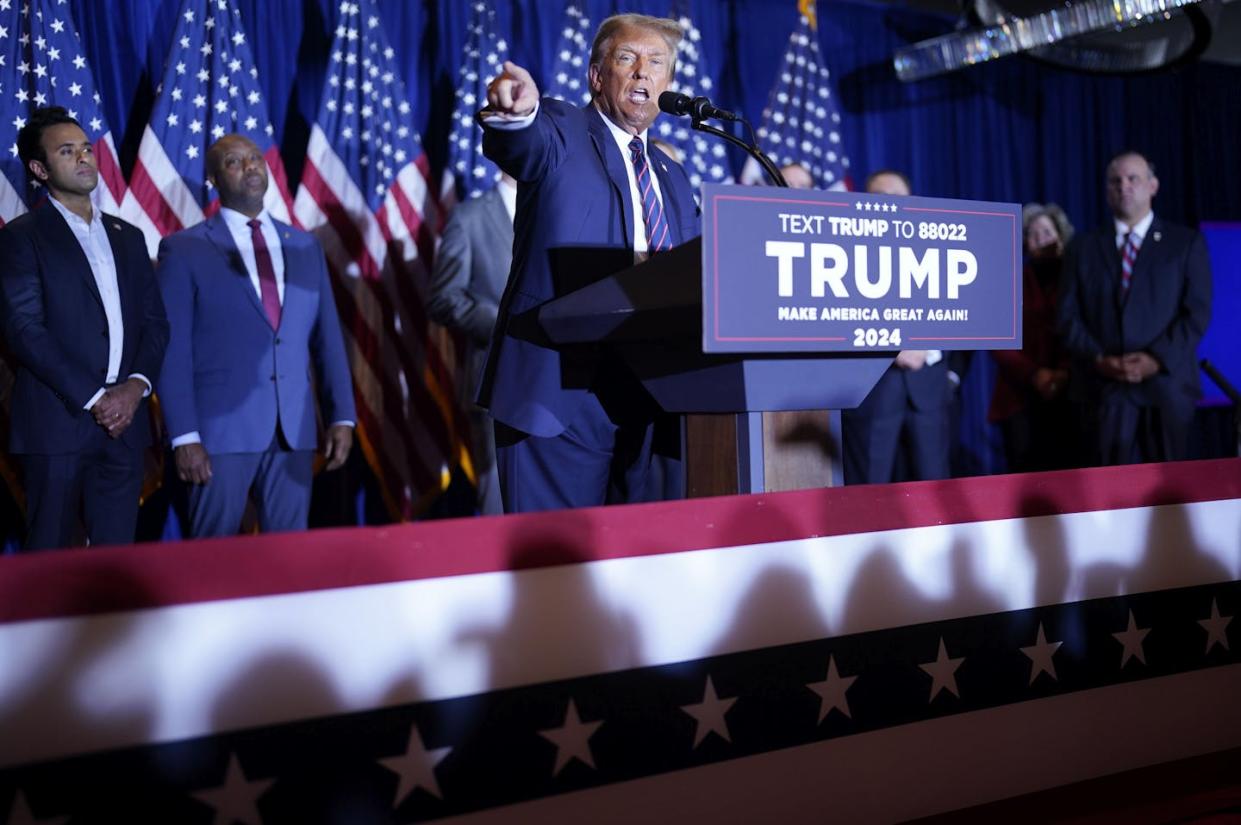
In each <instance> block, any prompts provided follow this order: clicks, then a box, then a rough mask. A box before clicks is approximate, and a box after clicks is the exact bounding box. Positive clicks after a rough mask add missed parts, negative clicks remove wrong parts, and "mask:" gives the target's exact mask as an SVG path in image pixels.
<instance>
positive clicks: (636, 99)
mask: <svg viewBox="0 0 1241 825" xmlns="http://www.w3.org/2000/svg"><path fill="white" fill-rule="evenodd" d="M650 100H651V93H650V92H649V91H648V90H647V89H646V87H644V86H639V87H637V88H636V89H633V90H632V91H630V92H629V102H630V103H633V104H634V105H637V106H643V105H645V104H647V103H649V102H650Z"/></svg>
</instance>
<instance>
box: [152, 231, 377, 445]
mask: <svg viewBox="0 0 1241 825" xmlns="http://www.w3.org/2000/svg"><path fill="white" fill-rule="evenodd" d="M276 228H277V230H278V231H279V233H280V250H278V251H279V252H282V253H283V254H284V304H283V306H282V308H281V314H280V328H279V329H277V330H273V329H272V328H271V325H270V324H269V323H268V321H267V315H266V313H265V312H264V311H263V305H262V303H261V302H260V301H259V297H258V295H257V294H256V293H255V291H254V286H253V284H252V283H251V281H250V276H249V275H248V274H247V272H246V267H245V263H244V262H243V261H242V258H241V252H240V251H239V250H238V249H237V245H236V244H235V243H234V242H233V236H232V234H231V233H230V232H229V230H228V226H227V225H226V224H225V222H224V218H223V217H221V216H220V215H218V214H217V215H215V216H213V217H211V218H208V219H207V220H205V221H203V222H202V223H199V224H196V225H195V226H192V227H190V228H189V229H185V230H182V231H181V232H178V233H176V234H175V235H171V236H169V237H167V238H164V240H163V241H162V242H161V243H160V245H159V286H160V290H161V292H162V293H163V296H164V304H165V305H166V306H167V308H168V317H169V320H170V322H171V324H172V336H171V339H170V340H169V342H168V355H167V357H166V358H165V359H164V368H163V371H162V372H161V373H160V377H159V384H158V389H159V394H160V403H161V405H162V406H163V411H164V420H165V422H166V424H167V427H168V433H169V435H170V436H172V437H174V438H175V437H177V436H180V435H184V434H185V433H188V432H193V431H195V430H197V431H198V433H199V435H200V436H201V437H202V442H203V445H204V446H205V447H206V449H207V451H208V452H209V453H256V452H263V451H264V450H266V449H267V448H268V447H269V446H270V445H271V440H272V435H273V434H274V433H275V431H276V429H275V428H276V424H277V422H278V423H279V425H280V428H281V431H282V432H283V433H284V436H285V438H286V439H287V440H288V442H289V444H290V446H292V447H293V448H294V449H297V450H313V449H315V447H316V446H317V441H318V428H317V425H316V420H315V405H314V394H313V392H312V386H314V383H313V382H315V381H317V382H318V391H319V399H320V402H321V403H322V405H323V408H322V412H323V419H324V422H325V423H328V424H330V423H331V422H333V421H342V420H349V421H353V420H356V413H355V411H354V403H353V385H352V381H351V380H350V376H349V361H348V357H347V356H346V354H345V345H344V340H343V338H342V336H341V329H340V319H339V318H338V317H337V314H336V302H335V301H334V300H333V298H332V288H331V283H330V282H329V280H328V273H327V264H326V262H325V260H324V257H323V250H322V249H321V248H320V246H319V242H318V241H317V240H315V238H314V237H313V236H312V235H309V234H307V233H305V232H302V231H301V230H299V229H294V228H293V227H291V226H287V225H285V224H282V223H279V222H276Z"/></svg>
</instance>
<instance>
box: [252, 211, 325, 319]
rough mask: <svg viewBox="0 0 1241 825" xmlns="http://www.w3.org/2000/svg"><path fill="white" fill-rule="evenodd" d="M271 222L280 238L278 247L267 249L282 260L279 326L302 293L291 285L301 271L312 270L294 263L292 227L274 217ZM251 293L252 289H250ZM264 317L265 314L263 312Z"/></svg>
mask: <svg viewBox="0 0 1241 825" xmlns="http://www.w3.org/2000/svg"><path fill="white" fill-rule="evenodd" d="M271 222H272V224H273V225H274V226H275V227H276V237H278V238H279V239H280V248H279V249H272V250H268V251H269V252H271V254H272V255H273V256H275V255H279V256H280V260H281V261H283V262H284V300H283V301H281V302H280V326H284V319H285V318H286V317H287V316H288V314H289V313H290V312H291V311H294V310H295V307H294V303H295V302H296V301H297V296H298V295H300V294H302V290H300V289H292V288H291V287H292V286H293V284H294V283H295V282H296V281H297V279H298V277H299V276H300V275H301V273H302V272H312V271H313V270H312V269H311V268H310V267H299V266H295V265H294V264H295V263H297V261H296V253H297V251H298V250H297V248H296V247H294V245H293V227H291V226H289V225H288V224H284V223H281V222H280V221H278V220H276V219H275V218H272V219H271ZM250 292H251V294H253V293H254V290H253V289H251V290H250ZM263 317H264V318H266V317H267V314H266V313H264V314H263Z"/></svg>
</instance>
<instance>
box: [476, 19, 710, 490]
mask: <svg viewBox="0 0 1241 825" xmlns="http://www.w3.org/2000/svg"><path fill="white" fill-rule="evenodd" d="M680 36H681V34H680V28H679V26H678V25H677V23H676V21H675V20H666V19H662V18H655V17H646V16H643V15H632V14H630V15H617V16H615V17H611V18H608V19H607V20H605V21H604V22H603V23H602V24H600V26H599V31H598V33H597V34H596V36H595V41H594V46H593V48H592V50H591V57H590V67H589V79H590V88H591V93H592V98H593V99H592V101H591V102H590V103H588V104H587V105H586V106H584V107H582V108H578V107H575V106H570V105H569V104H566V103H563V102H561V101H557V100H540V98H539V90H538V88H537V87H536V86H535V84H534V81H533V80H532V79H531V77H530V74H529V73H528V72H526V70H525V69H523V68H521V67H520V66H517V65H515V64H513V63H505V64H504V70H503V72H502V73H501V74H500V76H499V77H497V78H496V79H495V80H493V81H492V83H491V85H490V87H489V88H488V97H487V100H488V109H486V110H484V111H483V112H482V113H480V116H479V119H480V122H481V123H482V124H483V127H484V130H485V132H484V136H483V150H484V152H485V153H486V154H487V156H488V157H489V158H491V159H492V160H494V161H495V162H496V163H497V164H498V165H499V166H500V168H501V169H503V170H504V171H505V172H507V173H508V174H510V175H512V176H513V177H514V178H516V179H517V181H518V197H517V216H516V224H515V233H516V242H515V245H514V248H513V271H512V274H511V276H510V278H509V282H508V287H507V289H506V290H505V293H504V297H503V300H502V301H501V305H500V315H499V318H498V320H497V323H496V331H495V335H494V337H493V338H492V345H491V350H490V353H489V356H488V360H487V366H486V369H485V371H484V375H483V380H482V386H481V389H480V392H479V403H480V404H482V405H483V406H485V407H487V408H488V409H489V410H490V411H491V415H492V416H493V418H494V419H495V420H496V463H497V467H498V469H499V475H500V489H501V495H502V497H503V499H504V509H505V511H506V512H517V511H527V510H548V509H555V508H561V507H582V506H589V505H596V504H603V503H605V501H607V500H608V493H607V491H608V488H609V484H614V485H616V487H617V489H619V490H621V492H622V498H623V500H625V501H637V500H641V499H642V498H643V495H644V491H645V484H646V471H647V469H648V467H649V463H650V440H651V422H652V420H653V418H654V416H655V415H656V414H657V413H658V410H657V408H656V406H655V404H654V402H653V401H652V400H651V399H650V397H649V396H648V395H647V394H646V393H645V391H644V390H643V389H642V387H641V385H640V384H639V383H638V382H637V380H636V379H634V378H633V376H632V375H631V374H629V373H628V372H627V371H626V370H625V369H624V368H623V367H622V366H620V365H619V364H614V363H612V362H611V361H610V359H608V358H607V357H606V356H600V355H599V354H598V353H597V352H594V351H590V350H589V349H587V350H586V351H580V352H574V353H566V352H561V351H558V350H556V349H553V348H552V347H551V346H550V345H549V344H548V342H546V341H540V340H539V339H538V332H537V330H529V329H527V330H524V331H523V330H521V329H520V327H521V325H522V321H521V320H518V319H519V316H521V314H522V313H524V312H526V311H528V310H531V309H533V308H535V307H537V306H539V305H540V304H542V303H544V302H546V301H548V300H551V299H552V298H555V297H556V296H557V294H559V292H562V291H563V289H564V288H565V286H566V284H567V283H568V282H570V281H572V280H574V279H581V278H582V277H583V276H584V275H585V276H587V277H603V276H605V275H608V274H610V273H612V272H616V271H619V270H620V269H623V268H625V267H628V266H632V265H633V264H634V262H635V260H640V259H642V258H645V257H646V255H647V254H648V252H652V251H659V250H662V249H667V248H670V247H671V246H673V245H676V244H680V243H684V242H685V241H688V240H690V239H691V238H693V237H695V236H696V235H698V233H699V228H698V210H697V206H696V204H695V202H694V197H693V192H692V191H691V189H690V186H689V180H688V178H686V176H685V172H684V170H682V169H681V168H680V167H679V166H677V164H675V163H673V162H671V161H670V160H668V159H667V156H665V155H664V154H663V153H662V152H654V151H651V149H650V147H649V146H648V145H647V141H646V137H647V131H648V129H649V127H650V125H651V124H652V123H653V122H654V120H655V118H656V116H657V115H658V114H659V107H658V99H659V95H660V93H661V92H663V91H664V90H665V89H666V88H667V86H668V83H669V81H670V80H671V78H672V76H673V72H674V70H675V60H676V48H677V43H678V42H679V40H680ZM652 173H653V174H652ZM639 182H642V183H641V185H640V184H639ZM652 193H653V196H652Z"/></svg>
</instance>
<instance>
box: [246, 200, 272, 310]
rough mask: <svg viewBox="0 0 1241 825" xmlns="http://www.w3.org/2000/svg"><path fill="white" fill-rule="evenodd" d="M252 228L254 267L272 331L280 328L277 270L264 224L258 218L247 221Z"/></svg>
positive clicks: (251, 239)
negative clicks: (268, 244)
mask: <svg viewBox="0 0 1241 825" xmlns="http://www.w3.org/2000/svg"><path fill="white" fill-rule="evenodd" d="M246 225H247V226H249V227H250V241H251V243H253V244H254V266H255V268H256V269H258V271H259V293H260V294H261V295H262V296H263V310H264V311H265V312H266V313H267V322H268V323H269V324H271V328H272V329H279V328H280V292H279V291H278V290H277V289H276V269H275V267H273V266H272V265H271V253H270V252H268V251H267V240H266V239H265V238H264V237H263V229H262V227H263V224H261V223H259V221H258V218H255V219H254V220H252V221H246Z"/></svg>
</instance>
